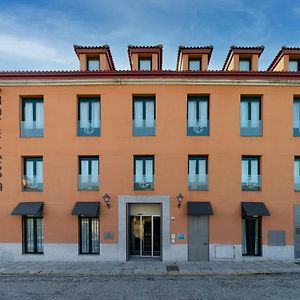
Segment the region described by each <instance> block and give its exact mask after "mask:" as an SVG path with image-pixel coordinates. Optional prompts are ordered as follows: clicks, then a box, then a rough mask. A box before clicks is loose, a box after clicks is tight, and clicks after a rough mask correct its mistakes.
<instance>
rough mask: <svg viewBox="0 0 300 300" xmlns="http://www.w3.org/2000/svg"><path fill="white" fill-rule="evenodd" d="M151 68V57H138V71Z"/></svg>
mask: <svg viewBox="0 0 300 300" xmlns="http://www.w3.org/2000/svg"><path fill="white" fill-rule="evenodd" d="M151 70H152V58H151V57H139V71H151Z"/></svg>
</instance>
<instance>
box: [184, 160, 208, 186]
mask: <svg viewBox="0 0 300 300" xmlns="http://www.w3.org/2000/svg"><path fill="white" fill-rule="evenodd" d="M207 161H208V157H207V156H193V155H190V156H189V165H188V188H189V191H205V190H208V175H207V174H208V168H207Z"/></svg>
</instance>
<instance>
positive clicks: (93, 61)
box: [87, 57, 100, 71]
mask: <svg viewBox="0 0 300 300" xmlns="http://www.w3.org/2000/svg"><path fill="white" fill-rule="evenodd" d="M87 70H88V71H99V70H100V59H99V57H87Z"/></svg>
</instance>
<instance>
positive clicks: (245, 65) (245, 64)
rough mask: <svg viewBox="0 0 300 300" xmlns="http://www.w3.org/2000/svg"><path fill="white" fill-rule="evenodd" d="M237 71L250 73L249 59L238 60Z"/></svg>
mask: <svg viewBox="0 0 300 300" xmlns="http://www.w3.org/2000/svg"><path fill="white" fill-rule="evenodd" d="M239 70H240V71H251V58H240V60H239Z"/></svg>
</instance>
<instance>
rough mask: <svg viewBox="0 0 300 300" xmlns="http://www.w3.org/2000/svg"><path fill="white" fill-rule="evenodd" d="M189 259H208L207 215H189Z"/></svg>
mask: <svg viewBox="0 0 300 300" xmlns="http://www.w3.org/2000/svg"><path fill="white" fill-rule="evenodd" d="M188 248H189V250H188V255H189V257H188V258H189V261H208V257H209V256H208V216H189V243H188Z"/></svg>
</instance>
